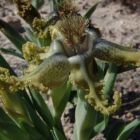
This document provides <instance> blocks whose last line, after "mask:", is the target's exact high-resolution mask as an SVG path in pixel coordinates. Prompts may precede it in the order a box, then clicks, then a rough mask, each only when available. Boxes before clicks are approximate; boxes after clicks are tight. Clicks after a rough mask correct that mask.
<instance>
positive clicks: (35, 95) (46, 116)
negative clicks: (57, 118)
mask: <svg viewBox="0 0 140 140" xmlns="http://www.w3.org/2000/svg"><path fill="white" fill-rule="evenodd" d="M31 97H32V100H33V105H34V106H35V108H36V109H37V111H38V113H39V114H40V116H41V117H42V118H43V120H44V121H45V122H46V123H47V125H48V126H49V127H50V128H52V127H53V126H54V120H53V117H52V114H51V112H50V110H49V107H48V106H47V104H46V103H45V101H44V99H43V98H42V96H41V95H40V93H39V92H37V91H35V90H34V89H31Z"/></svg>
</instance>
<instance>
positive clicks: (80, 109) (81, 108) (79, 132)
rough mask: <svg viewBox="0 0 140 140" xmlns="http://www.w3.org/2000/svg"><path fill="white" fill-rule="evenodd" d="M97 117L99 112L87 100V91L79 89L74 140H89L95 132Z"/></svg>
mask: <svg viewBox="0 0 140 140" xmlns="http://www.w3.org/2000/svg"><path fill="white" fill-rule="evenodd" d="M97 119H98V118H97V112H96V111H95V110H94V109H93V108H92V107H91V106H90V105H89V104H88V103H87V102H86V101H85V93H84V92H83V91H79V92H78V101H77V106H76V111H75V125H74V135H73V140H89V139H90V138H91V136H92V134H93V133H94V132H93V131H94V130H93V127H94V126H95V125H96V122H97ZM94 134H95V133H94Z"/></svg>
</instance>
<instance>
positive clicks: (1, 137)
mask: <svg viewBox="0 0 140 140" xmlns="http://www.w3.org/2000/svg"><path fill="white" fill-rule="evenodd" d="M0 140H10V139H9V138H7V137H6V136H5V135H4V134H2V133H0Z"/></svg>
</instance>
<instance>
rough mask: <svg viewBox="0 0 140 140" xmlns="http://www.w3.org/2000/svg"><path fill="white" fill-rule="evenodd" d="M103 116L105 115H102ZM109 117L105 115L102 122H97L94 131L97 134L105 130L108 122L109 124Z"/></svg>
mask: <svg viewBox="0 0 140 140" xmlns="http://www.w3.org/2000/svg"><path fill="white" fill-rule="evenodd" d="M102 116H103V115H102ZM108 120H109V117H108V116H105V115H104V116H103V119H102V121H101V122H99V123H97V124H96V125H95V127H94V132H96V133H97V134H99V133H101V132H102V131H103V130H105V128H106V126H107V124H108Z"/></svg>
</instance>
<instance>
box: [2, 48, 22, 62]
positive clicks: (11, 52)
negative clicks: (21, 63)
mask: <svg viewBox="0 0 140 140" xmlns="http://www.w3.org/2000/svg"><path fill="white" fill-rule="evenodd" d="M0 51H2V52H3V53H5V54H9V55H13V56H16V57H19V58H21V59H24V58H23V56H22V54H20V53H18V52H16V51H15V50H13V49H5V48H0Z"/></svg>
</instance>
